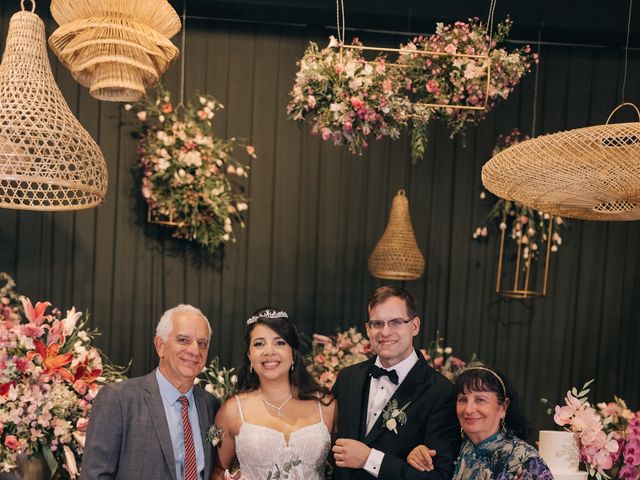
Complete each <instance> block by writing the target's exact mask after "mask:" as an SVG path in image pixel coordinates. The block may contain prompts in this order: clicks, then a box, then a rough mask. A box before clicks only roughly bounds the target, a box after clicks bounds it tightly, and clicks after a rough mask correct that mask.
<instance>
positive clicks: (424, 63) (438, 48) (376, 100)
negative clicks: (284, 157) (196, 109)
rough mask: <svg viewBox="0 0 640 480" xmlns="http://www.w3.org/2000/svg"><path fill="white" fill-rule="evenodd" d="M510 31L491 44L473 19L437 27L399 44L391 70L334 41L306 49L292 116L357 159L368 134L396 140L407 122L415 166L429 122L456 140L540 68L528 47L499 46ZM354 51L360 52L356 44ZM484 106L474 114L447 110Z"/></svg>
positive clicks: (499, 32)
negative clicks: (445, 129)
mask: <svg viewBox="0 0 640 480" xmlns="http://www.w3.org/2000/svg"><path fill="white" fill-rule="evenodd" d="M511 25H512V23H511V20H510V19H509V18H507V19H506V20H505V21H504V22H503V23H499V24H498V25H497V26H496V30H495V33H494V35H493V37H492V38H491V39H490V38H489V37H488V36H487V33H486V26H485V25H484V24H483V23H482V22H480V20H479V19H478V18H472V19H469V21H468V22H467V23H465V22H455V23H454V24H451V25H445V24H444V23H438V24H437V25H436V32H435V33H434V34H432V35H430V36H420V37H416V38H414V39H413V40H411V41H409V42H408V43H406V44H404V45H400V49H401V51H400V53H399V56H398V60H397V63H396V64H392V63H389V62H388V61H387V58H386V57H385V56H384V55H380V56H378V57H377V58H376V59H375V60H374V61H366V60H365V59H364V57H363V55H362V50H357V49H355V50H354V49H350V48H347V47H344V48H340V45H339V44H338V42H337V41H336V40H335V39H334V38H333V37H331V39H330V43H329V45H328V46H327V47H326V48H324V49H322V50H319V49H318V47H317V45H316V44H314V43H311V44H310V45H309V47H308V48H307V51H306V52H305V54H304V56H303V58H302V59H301V60H300V61H299V62H298V67H299V71H298V73H297V74H296V79H295V84H294V87H293V90H292V91H291V92H290V97H291V99H290V101H289V104H288V106H287V113H288V115H289V118H291V119H293V120H300V121H301V120H306V121H309V122H310V123H311V125H312V128H311V132H312V133H314V134H320V135H321V136H322V139H323V140H330V139H331V140H333V142H334V144H336V145H347V146H348V147H349V150H350V151H351V152H352V153H354V154H361V153H362V149H363V148H366V147H367V145H368V138H369V137H370V136H371V135H373V136H374V137H375V138H376V139H379V138H382V137H385V136H388V137H391V138H394V139H395V138H398V136H399V134H400V130H401V129H402V127H404V126H406V125H407V124H408V123H410V124H411V125H410V126H411V156H412V159H413V160H414V161H415V160H418V159H419V158H421V157H422V156H423V155H424V152H425V149H426V145H427V126H428V124H429V122H430V120H431V119H432V118H440V119H442V120H444V121H445V122H446V123H447V125H448V126H449V128H450V129H451V136H452V137H453V136H454V135H455V134H457V133H458V132H460V131H461V130H462V129H463V128H464V126H465V125H467V124H477V123H478V122H480V121H481V120H482V119H483V118H484V117H485V116H486V114H487V112H488V111H489V110H491V109H492V108H493V107H494V106H495V105H496V103H497V102H498V101H499V100H504V99H506V98H507V97H508V96H509V94H510V93H511V92H512V91H513V89H514V88H515V87H516V85H517V84H518V83H519V81H520V79H521V78H522V76H523V75H524V74H525V73H527V72H528V71H530V69H531V65H532V63H534V62H535V63H537V61H538V58H537V55H536V54H533V53H531V49H530V47H529V46H525V47H523V48H520V49H516V50H513V51H511V52H508V51H507V50H506V49H504V48H498V47H497V45H498V44H499V43H501V42H502V41H504V39H505V38H506V37H507V36H508V34H509V31H510V29H511ZM354 45H355V46H362V44H361V43H359V42H358V41H357V40H356V41H354ZM460 55H470V56H460ZM489 72H490V73H489ZM488 76H489V77H488ZM487 79H489V82H488V84H487ZM485 103H486V107H485V108H479V109H476V110H471V109H460V108H452V107H453V106H465V107H482V106H484V105H485ZM426 104H438V105H451V106H452V107H446V106H443V107H432V106H427V105H426Z"/></svg>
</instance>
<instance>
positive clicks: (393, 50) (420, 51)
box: [337, 44, 489, 60]
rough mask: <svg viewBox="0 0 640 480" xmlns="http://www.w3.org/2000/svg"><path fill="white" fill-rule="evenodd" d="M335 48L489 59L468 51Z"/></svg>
mask: <svg viewBox="0 0 640 480" xmlns="http://www.w3.org/2000/svg"><path fill="white" fill-rule="evenodd" d="M337 48H350V49H352V50H368V51H375V52H395V53H411V54H418V55H425V56H433V57H463V58H477V59H482V60H489V55H470V54H468V53H447V52H432V51H430V50H411V49H409V48H387V47H365V46H364V45H346V44H342V45H339V46H338V47H337Z"/></svg>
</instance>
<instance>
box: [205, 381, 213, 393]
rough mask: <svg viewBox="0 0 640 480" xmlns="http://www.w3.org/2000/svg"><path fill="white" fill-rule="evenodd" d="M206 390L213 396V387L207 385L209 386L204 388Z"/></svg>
mask: <svg viewBox="0 0 640 480" xmlns="http://www.w3.org/2000/svg"><path fill="white" fill-rule="evenodd" d="M204 389H205V390H206V391H207V392H209V393H211V394H213V385H211V384H210V383H207V384H206V385H205V386H204Z"/></svg>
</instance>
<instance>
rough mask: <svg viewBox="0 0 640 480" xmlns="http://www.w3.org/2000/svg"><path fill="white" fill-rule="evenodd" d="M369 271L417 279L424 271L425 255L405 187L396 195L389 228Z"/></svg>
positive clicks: (370, 258)
mask: <svg viewBox="0 0 640 480" xmlns="http://www.w3.org/2000/svg"><path fill="white" fill-rule="evenodd" d="M369 271H370V272H371V275H373V276H374V277H377V278H384V279H388V280H415V279H417V278H420V277H421V276H422V274H423V273H424V257H423V256H422V253H421V252H420V248H418V243H417V242H416V236H415V234H414V233H413V227H412V226H411V217H410V216H409V200H408V199H407V196H406V193H405V191H404V190H398V193H397V194H396V196H395V197H394V198H393V203H392V204H391V212H390V213H389V223H388V224H387V228H386V229H385V231H384V233H383V234H382V238H380V240H379V241H378V244H377V245H376V247H375V248H374V249H373V252H372V253H371V256H370V257H369Z"/></svg>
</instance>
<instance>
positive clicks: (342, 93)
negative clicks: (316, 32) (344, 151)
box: [287, 37, 410, 154]
mask: <svg viewBox="0 0 640 480" xmlns="http://www.w3.org/2000/svg"><path fill="white" fill-rule="evenodd" d="M353 44H354V45H361V43H360V42H359V41H358V40H357V39H356V40H354V42H353ZM337 47H338V42H337V40H336V39H335V38H334V37H331V39H330V43H329V45H328V46H327V47H326V48H323V49H319V48H318V45H316V44H315V43H313V42H311V43H310V44H309V47H308V48H307V50H306V51H305V53H304V56H303V57H302V58H301V59H300V60H299V61H298V63H297V65H298V66H299V71H298V73H296V80H295V83H294V86H293V90H292V91H291V92H290V94H289V95H290V97H291V99H290V101H289V104H288V105H287V114H288V115H289V118H291V119H292V120H300V121H302V120H308V121H309V122H310V123H311V125H312V128H311V132H312V133H313V134H317V135H321V137H322V139H323V140H331V141H333V143H334V144H335V145H347V146H348V147H349V151H350V152H351V153H353V154H361V153H362V149H363V148H366V147H367V145H368V139H369V137H370V136H371V135H373V136H374V137H375V138H376V139H380V138H382V137H386V136H388V137H391V138H398V137H399V136H400V130H401V129H402V127H404V126H405V125H406V124H407V120H408V118H409V108H410V104H409V102H408V100H407V99H406V98H405V97H404V96H403V95H399V91H400V89H401V84H400V79H399V78H397V76H394V75H390V74H389V67H388V66H387V63H386V60H385V58H384V57H383V56H378V57H377V58H376V59H375V60H374V61H372V62H369V61H366V60H365V58H364V57H363V55H362V51H361V50H358V49H348V48H345V49H340V48H337Z"/></svg>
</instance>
